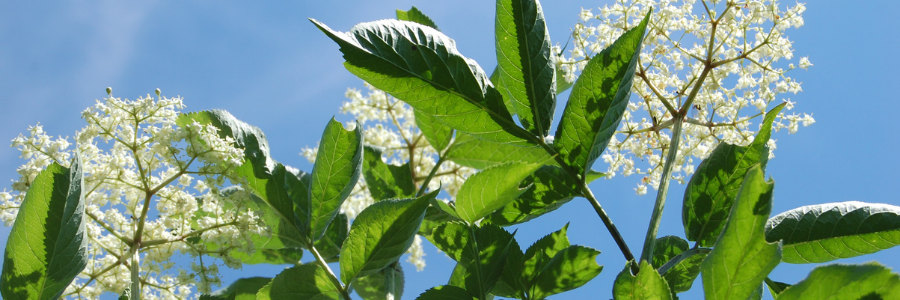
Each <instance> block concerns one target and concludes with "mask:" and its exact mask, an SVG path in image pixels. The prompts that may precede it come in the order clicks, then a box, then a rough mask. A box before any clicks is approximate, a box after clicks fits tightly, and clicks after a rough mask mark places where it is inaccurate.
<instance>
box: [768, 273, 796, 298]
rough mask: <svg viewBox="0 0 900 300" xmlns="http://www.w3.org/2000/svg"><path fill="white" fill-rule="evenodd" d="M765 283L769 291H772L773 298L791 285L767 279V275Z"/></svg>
mask: <svg viewBox="0 0 900 300" xmlns="http://www.w3.org/2000/svg"><path fill="white" fill-rule="evenodd" d="M765 283H766V287H768V288H769V292H770V293H772V297H773V298H777V297H778V294H781V292H784V290H785V289H787V288H789V287H791V285H790V284H787V283H784V282H780V281H774V280H771V279H769V277H766V280H765Z"/></svg>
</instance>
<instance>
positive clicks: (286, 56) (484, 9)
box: [0, 0, 900, 299]
mask: <svg viewBox="0 0 900 300" xmlns="http://www.w3.org/2000/svg"><path fill="white" fill-rule="evenodd" d="M286 2H287V1H281V2H274V1H273V3H265V4H262V3H261V2H255V1H253V2H251V1H193V2H188V1H143V2H140V3H139V4H131V3H129V4H125V2H121V1H60V2H58V3H53V4H48V3H45V2H42V1H28V2H26V1H3V2H2V3H0V41H2V42H0V90H2V91H3V92H2V93H0V112H2V116H3V117H2V118H0V141H9V140H11V139H12V138H13V137H15V136H16V135H18V133H19V132H23V131H24V130H25V129H26V127H27V126H28V125H32V124H35V123H37V122H40V123H41V124H43V125H44V127H45V130H46V131H47V132H48V133H49V134H52V135H64V136H72V135H73V133H74V132H75V130H76V129H78V128H80V127H81V126H83V124H84V123H83V121H82V120H81V119H80V112H81V111H82V110H83V109H84V108H85V107H87V106H89V105H92V104H93V103H94V101H95V99H99V98H101V97H103V96H105V93H104V89H105V88H106V87H108V86H111V87H113V89H114V93H115V95H117V96H120V97H129V98H135V97H138V96H140V95H146V94H152V92H153V90H154V89H156V88H160V89H161V90H162V91H163V94H164V95H168V96H175V95H181V96H183V97H184V101H185V104H186V105H187V110H188V111H194V110H202V109H210V108H224V109H227V110H229V111H230V112H232V113H233V114H234V115H236V116H237V117H238V118H240V119H242V120H244V121H246V122H248V123H251V124H254V125H256V126H259V127H260V128H262V129H263V131H265V133H266V134H267V135H268V137H269V142H270V145H271V147H272V150H273V151H272V154H273V156H274V157H275V158H276V159H278V160H280V161H284V162H286V163H288V164H291V165H295V166H298V167H300V168H301V169H304V170H307V171H309V170H310V169H311V168H312V166H311V165H310V164H309V163H307V162H306V160H305V159H303V158H302V157H300V156H299V155H298V152H299V151H300V149H301V148H302V147H303V146H314V145H315V144H316V142H317V141H318V139H319V136H320V134H321V132H322V130H323V129H324V126H325V124H326V122H327V120H328V119H329V118H330V117H331V116H332V115H336V114H338V108H339V106H340V103H341V102H342V101H344V98H343V94H344V91H345V89H346V88H347V87H357V88H361V87H362V82H361V81H360V80H359V79H356V78H355V77H354V76H353V75H352V74H350V73H349V72H347V71H346V70H345V69H344V68H343V67H342V65H341V63H342V58H341V54H340V53H339V51H338V50H337V46H336V45H335V44H334V43H333V42H331V41H330V40H329V39H327V38H326V37H325V36H324V35H323V34H321V33H320V32H319V31H318V30H317V29H316V28H315V27H314V26H313V25H312V24H310V23H309V22H308V21H307V18H309V17H312V18H316V19H319V20H321V21H323V22H325V23H326V24H328V25H329V26H331V27H332V28H334V29H336V30H341V31H345V30H347V29H349V28H350V27H351V26H352V25H353V24H355V23H359V22H365V21H371V20H376V19H382V18H393V16H394V9H397V8H401V9H408V8H409V7H410V6H411V5H416V6H417V7H419V8H420V9H421V10H422V11H424V12H425V13H426V14H428V15H430V16H431V17H432V18H433V19H434V21H435V22H436V23H437V24H438V26H439V27H440V28H441V30H442V31H443V32H444V33H446V34H447V35H449V36H450V37H452V38H454V39H456V41H457V46H458V47H459V49H460V51H461V52H462V53H463V54H464V55H467V56H469V57H472V58H474V59H475V60H477V61H478V62H479V63H480V64H481V65H482V67H484V68H485V69H491V68H492V67H493V66H494V65H495V64H496V59H495V54H494V50H493V49H494V48H493V13H494V5H493V3H492V2H489V1H475V0H467V1H411V0H392V1H292V2H290V4H287V3H286ZM610 2H611V1H609V0H605V1H573V0H566V1H545V3H543V5H544V10H545V14H546V17H547V20H548V26H549V27H550V31H551V33H550V34H551V37H552V38H553V40H554V41H556V42H560V43H564V42H565V39H566V37H567V36H568V34H569V32H570V31H571V28H572V26H573V25H574V23H575V22H576V20H577V17H578V13H579V10H580V8H581V7H592V8H596V7H599V6H602V5H604V4H608V3H610ZM897 11H900V4H898V2H897V1H811V2H810V3H808V4H807V11H806V13H805V15H804V19H805V21H806V25H805V26H803V27H802V28H800V29H792V30H789V31H788V35H789V36H790V38H791V39H792V40H793V41H794V48H795V52H794V53H795V55H798V56H809V57H810V59H811V61H812V63H813V64H814V66H813V67H811V68H810V69H809V70H808V71H802V72H795V73H793V74H792V76H793V77H794V78H795V79H797V80H799V81H801V82H803V90H804V91H803V92H801V93H800V94H799V95H792V96H791V98H792V100H793V101H796V102H797V106H796V109H797V111H800V112H809V113H812V114H813V115H814V116H815V118H816V120H817V122H816V123H815V124H814V125H812V126H811V127H807V128H801V130H800V131H799V132H798V133H797V134H795V135H788V134H787V133H786V132H780V133H778V134H776V135H775V136H774V138H776V139H777V140H778V149H777V150H776V152H775V154H776V158H775V159H774V160H772V161H770V163H769V167H768V170H767V174H768V176H771V177H773V178H774V179H775V182H776V185H775V203H774V206H773V210H772V212H773V215H774V214H777V213H780V212H783V211H785V210H788V209H791V208H794V207H797V206H801V205H808V204H814V203H823V202H833V201H850V200H859V201H867V202H882V203H890V204H894V205H900V197H898V196H900V193H898V190H897V189H896V188H898V187H900V179H898V178H900V177H898V176H897V170H900V156H898V155H897V154H896V152H897V149H900V133H898V132H900V123H898V122H897V119H896V118H895V117H896V116H897V115H896V114H895V113H897V112H900V101H897V96H896V95H897V94H896V91H895V90H893V89H894V88H896V87H897V86H900V76H898V75H897V71H898V70H900V63H898V61H900V60H898V59H897V56H896V55H897V50H898V49H900V34H897V31H898V30H900V19H898V18H896V17H894V16H893V15H894V13H895V12H897ZM562 99H565V98H561V100H560V101H562ZM562 106H563V104H562V103H560V105H559V107H562ZM339 118H340V119H343V120H346V119H347V117H346V116H339ZM21 163H22V161H21V160H20V159H19V158H18V153H17V152H16V151H15V150H14V149H12V148H0V179H2V180H7V181H5V182H9V181H8V180H12V179H13V178H14V177H15V176H16V172H15V169H16V166H18V165H20V164H21ZM601 163H602V162H601ZM595 168H597V169H604V168H605V166H599V165H598V166H596V167H595ZM637 180H639V178H637V177H615V178H614V179H612V180H598V181H597V182H595V183H593V184H592V185H591V188H592V189H593V191H594V193H595V194H596V195H598V198H600V201H601V203H602V204H603V205H604V208H605V209H606V210H607V211H608V212H609V213H610V215H611V218H612V219H613V221H614V222H615V223H616V224H617V225H618V227H619V228H620V230H621V231H622V232H623V234H624V235H625V237H626V241H627V243H628V244H629V245H630V247H631V248H632V249H635V250H634V251H639V250H640V246H641V243H642V242H643V238H644V233H645V230H646V224H647V221H648V220H649V216H650V210H651V207H652V205H653V196H652V195H653V191H652V190H651V192H650V193H649V195H647V196H636V195H635V194H634V192H633V190H632V188H633V186H634V184H635V182H636V181H637ZM4 185H5V186H8V184H4ZM0 189H3V187H0ZM683 189H684V186H682V185H677V184H676V185H674V186H673V187H672V190H671V192H670V193H669V194H670V197H669V202H668V205H667V207H666V210H665V214H664V216H663V218H664V220H663V225H662V228H661V230H660V236H662V235H669V234H674V235H679V236H683V235H684V232H683V230H682V226H681V211H680V210H681V197H682V194H683ZM567 222H569V223H571V225H570V227H569V232H570V233H569V234H570V239H571V241H572V243H573V244H581V245H585V246H590V247H594V248H597V249H599V250H601V251H602V252H603V254H601V255H600V257H599V260H598V261H599V262H600V263H601V264H602V265H604V266H605V268H604V270H603V272H602V273H601V274H600V276H598V277H597V278H596V279H595V280H594V281H592V282H591V283H589V284H588V285H586V286H584V287H582V288H580V289H577V290H575V291H573V292H569V293H566V294H563V295H561V296H558V297H555V298H559V299H563V298H564V299H597V298H608V297H611V284H612V281H613V279H614V278H615V276H616V274H617V273H618V272H619V271H620V270H621V269H622V267H623V265H624V261H623V259H622V256H621V254H620V253H619V251H618V250H617V249H616V247H615V245H614V242H613V241H612V239H611V238H610V237H609V235H608V234H607V233H606V231H605V230H604V229H603V226H602V223H601V222H600V220H599V219H598V218H597V217H596V215H593V213H592V212H591V209H590V206H589V205H588V203H587V202H586V201H584V200H583V199H576V200H574V201H572V202H570V203H569V204H567V205H565V206H564V207H563V208H561V209H560V210H558V211H556V212H554V213H552V214H550V215H547V216H544V217H541V218H539V219H537V220H535V221H532V222H530V223H528V224H527V225H524V226H520V227H518V229H519V230H518V233H517V235H516V237H517V239H518V241H519V244H520V245H522V247H527V246H528V245H530V244H531V243H532V242H533V241H535V240H537V239H538V238H539V237H540V236H543V235H545V234H547V233H550V232H552V231H554V230H557V229H559V228H560V227H562V226H563V225H564V224H565V223H567ZM8 234H9V228H7V227H3V226H0V245H5V244H6V237H7V235H8ZM898 257H900V248H894V249H889V250H886V251H882V252H880V253H878V254H876V255H869V256H864V257H861V258H855V259H847V260H842V261H839V262H844V263H852V262H865V261H871V260H878V261H880V262H881V263H882V264H885V265H888V266H890V267H892V268H894V269H895V271H896V270H900V258H898ZM426 261H427V263H428V266H427V267H426V269H425V271H424V272H421V273H417V272H416V271H415V269H414V268H413V267H412V266H410V265H408V264H405V265H404V266H403V267H404V269H405V271H406V274H407V277H406V282H407V285H406V290H405V293H404V297H403V298H404V299H413V298H415V296H417V295H418V294H419V293H421V292H423V291H424V290H426V289H428V288H429V287H432V286H436V285H442V284H444V283H446V281H447V280H448V278H449V275H450V271H451V270H452V266H453V265H452V263H451V260H450V259H449V258H447V257H446V256H445V255H444V254H441V253H438V252H436V251H435V249H434V247H432V246H427V256H426ZM281 268H282V267H281V266H275V267H271V266H270V267H265V266H248V267H246V268H245V270H243V271H240V272H236V271H235V272H224V274H225V276H226V278H224V279H223V281H224V282H226V283H230V282H231V281H233V280H234V279H237V278H239V276H252V275H257V276H265V275H268V276H274V275H275V274H276V273H277V272H278V270H280V269H281ZM811 268H812V265H789V264H781V265H779V267H778V268H776V270H775V273H773V274H772V275H771V277H772V278H773V279H775V280H778V281H784V282H788V283H795V282H797V281H799V280H801V279H803V278H804V277H805V274H806V272H808V270H810V269H811ZM701 285H702V284H701V283H700V281H699V280H698V281H696V282H695V284H694V287H695V288H694V290H693V291H692V292H691V294H689V295H690V296H687V297H684V298H696V297H697V296H698V295H699V293H700V286H701Z"/></svg>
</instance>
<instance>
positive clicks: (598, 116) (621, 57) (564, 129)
mask: <svg viewBox="0 0 900 300" xmlns="http://www.w3.org/2000/svg"><path fill="white" fill-rule="evenodd" d="M649 18H650V13H649V12H647V15H646V16H645V17H644V20H643V21H641V24H640V25H638V26H637V27H635V28H632V29H631V30H629V31H628V32H625V33H624V34H622V36H620V37H619V38H618V39H617V40H616V41H615V42H613V44H612V45H610V46H609V47H608V48H606V49H604V50H603V51H601V52H600V53H597V55H594V57H592V58H591V60H590V61H589V62H588V63H587V65H586V66H585V67H584V71H582V72H581V76H580V77H578V79H577V80H576V81H575V86H574V87H572V93H571V94H570V95H569V102H568V103H567V104H566V109H565V111H563V116H562V119H561V120H560V123H559V127H558V128H557V130H556V138H555V141H556V142H555V143H554V145H556V146H557V148H558V149H559V153H560V155H561V156H562V157H563V159H564V160H565V161H566V163H568V164H569V165H570V166H572V167H574V168H575V169H577V170H579V171H581V172H582V173H586V172H587V171H588V170H590V168H591V166H592V165H593V164H594V161H595V160H596V159H597V157H599V156H600V153H602V152H603V150H604V149H606V146H607V145H608V144H609V140H610V139H611V138H612V136H613V135H614V134H615V132H616V128H618V127H619V122H620V121H621V120H622V114H623V113H624V112H625V108H626V106H628V97H629V96H630V94H631V83H632V79H633V77H634V69H635V66H636V65H637V61H638V56H639V54H640V52H641V51H640V50H641V40H642V39H643V37H644V29H646V27H647V20H649Z"/></svg>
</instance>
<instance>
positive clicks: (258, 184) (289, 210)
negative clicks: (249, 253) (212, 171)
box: [235, 160, 309, 247]
mask: <svg viewBox="0 0 900 300" xmlns="http://www.w3.org/2000/svg"><path fill="white" fill-rule="evenodd" d="M235 174H238V175H239V176H242V178H243V179H244V180H245V181H246V182H245V185H246V186H247V187H248V189H249V190H250V191H251V192H253V194H254V195H256V196H258V197H259V199H261V200H262V202H263V203H264V205H263V204H258V203H246V204H245V205H247V207H249V208H251V209H255V210H256V211H258V212H259V213H260V215H262V216H263V221H264V222H265V224H266V225H267V226H269V227H270V228H272V232H273V233H275V234H277V235H278V239H279V240H280V242H279V241H272V242H275V243H276V244H274V245H275V246H288V247H304V246H306V242H305V241H306V238H305V237H306V234H305V232H307V231H308V228H309V227H308V226H307V224H308V221H306V220H309V219H308V214H307V213H303V211H304V210H303V208H304V206H306V205H304V203H309V201H308V199H309V195H308V194H307V193H304V192H305V189H304V187H305V185H304V182H308V181H309V175H308V174H305V173H299V174H295V173H293V172H292V171H289V170H288V169H287V168H286V167H285V166H284V165H282V164H276V165H275V167H274V170H272V172H271V173H270V174H268V175H265V177H256V176H255V175H254V174H253V164H252V162H251V161H250V160H246V161H245V162H244V164H243V165H241V166H240V167H239V168H237V169H236V170H235ZM289 190H290V191H291V193H288V191H289ZM307 207H308V206H307ZM306 211H308V210H306Z"/></svg>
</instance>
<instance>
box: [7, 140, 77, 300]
mask: <svg viewBox="0 0 900 300" xmlns="http://www.w3.org/2000/svg"><path fill="white" fill-rule="evenodd" d="M83 183H84V180H83V177H82V168H81V161H80V158H79V157H78V155H76V156H75V160H73V162H72V165H71V168H65V167H63V166H61V165H59V164H57V163H53V164H51V165H49V166H47V169H44V170H43V171H41V172H40V173H38V175H37V176H36V177H35V179H34V182H32V184H31V186H30V187H29V188H28V191H27V192H26V194H25V199H24V200H22V204H21V206H19V212H18V214H17V215H16V220H15V222H14V223H13V226H12V229H10V233H9V239H8V240H7V241H6V252H5V253H4V255H3V273H2V274H0V294H2V295H3V298H5V299H57V298H59V297H60V296H61V295H62V293H63V291H65V289H66V286H68V285H69V283H71V282H72V279H74V278H75V276H76V275H78V273H81V271H82V270H84V267H85V266H86V265H87V260H88V253H87V242H88V240H87V239H86V238H85V232H84V230H85V229H84V197H83V195H82V185H83Z"/></svg>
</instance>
